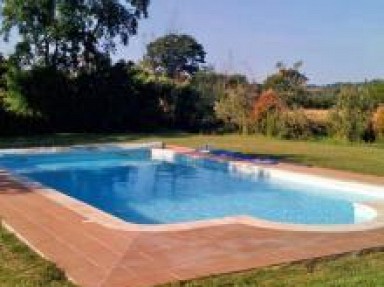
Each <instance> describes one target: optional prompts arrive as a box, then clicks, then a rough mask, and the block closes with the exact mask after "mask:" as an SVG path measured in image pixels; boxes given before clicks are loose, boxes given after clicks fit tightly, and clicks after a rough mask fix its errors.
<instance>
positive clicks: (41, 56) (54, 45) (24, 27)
mask: <svg viewBox="0 0 384 287" xmlns="http://www.w3.org/2000/svg"><path fill="white" fill-rule="evenodd" d="M149 1H150V0H124V1H119V0H93V1H85V0H75V1H67V0H0V3H1V4H2V6H1V30H0V32H1V34H2V35H3V36H4V38H5V40H8V38H9V36H10V33H11V32H12V31H17V33H18V35H19V38H20V41H19V42H18V43H17V45H16V48H15V53H14V55H13V59H14V60H16V61H17V63H18V64H19V65H21V66H33V65H40V66H45V67H48V66H49V67H54V68H58V69H62V70H77V69H78V68H79V67H82V68H85V69H89V68H94V67H95V66H97V64H98V63H99V62H101V63H105V61H108V60H109V55H110V53H112V52H113V51H114V50H115V48H116V44H117V42H118V39H120V42H121V43H122V44H123V45H127V44H128V40H129V38H130V36H131V35H133V34H135V33H136V31H137V26H138V20H139V18H140V17H142V16H147V7H148V5H149Z"/></svg>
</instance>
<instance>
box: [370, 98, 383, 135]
mask: <svg viewBox="0 0 384 287" xmlns="http://www.w3.org/2000/svg"><path fill="white" fill-rule="evenodd" d="M372 123H373V129H374V131H375V133H376V134H377V136H378V137H379V138H384V105H381V106H379V107H378V108H377V110H376V112H375V114H374V115H373V120H372Z"/></svg>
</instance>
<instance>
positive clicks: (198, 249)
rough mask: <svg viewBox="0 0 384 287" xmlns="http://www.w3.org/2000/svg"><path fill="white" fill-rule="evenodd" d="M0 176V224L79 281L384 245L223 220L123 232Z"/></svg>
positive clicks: (168, 276) (381, 239)
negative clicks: (209, 224) (188, 226)
mask: <svg viewBox="0 0 384 287" xmlns="http://www.w3.org/2000/svg"><path fill="white" fill-rule="evenodd" d="M0 182H1V184H0V215H1V217H2V219H3V221H4V223H5V224H6V225H7V226H8V227H10V228H11V229H13V230H14V231H15V232H16V233H17V234H18V235H19V236H20V237H22V238H23V239H24V240H25V241H26V242H28V243H29V244H30V245H31V246H32V247H33V248H34V249H35V250H37V251H39V252H40V253H41V254H43V255H44V256H45V257H46V258H48V259H50V260H52V261H54V262H56V263H57V264H58V266H60V267H61V268H63V269H64V270H65V271H66V272H67V274H68V276H69V277H70V278H71V279H73V280H74V281H75V282H76V283H78V284H80V285H81V286H89V287H96V286H108V287H114V286H116V287H117V286H121V287H122V286H152V285H155V284H160V283H166V282H170V281H176V280H186V279H192V278H196V277H202V276H207V275H210V274H219V273H227V272H233V271H240V270H246V269H251V268H256V267H261V266H267V265H272V264H279V263H284V262H290V261H297V260H302V259H308V258H314V257H320V256H326V255H331V254H339V253H345V252H352V251H357V250H361V249H366V248H373V247H381V246H384V229H376V230H371V231H360V232H349V233H314V232H294V231H279V230H272V229H266V228H257V227H252V226H247V225H242V224H225V225H220V226H216V227H202V228H196V229H191V230H184V231H152V232H150V231H121V230H116V229H112V228H108V227H105V226H102V225H100V224H98V223H94V222H90V221H89V220H88V219H87V218H85V217H83V216H81V215H79V214H78V213H75V212H74V211H72V210H70V209H67V208H66V207H64V206H62V205H61V204H59V203H56V202H54V201H52V200H51V199H49V198H47V197H45V196H43V195H42V194H40V193H36V192H34V191H32V190H30V189H29V188H27V187H24V186H23V185H21V184H19V183H17V182H15V181H14V180H12V179H10V178H9V177H8V176H7V175H6V174H1V175H0Z"/></svg>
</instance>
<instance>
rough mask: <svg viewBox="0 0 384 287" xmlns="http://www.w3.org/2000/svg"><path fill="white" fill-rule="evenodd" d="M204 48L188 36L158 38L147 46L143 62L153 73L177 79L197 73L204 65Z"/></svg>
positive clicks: (171, 35) (173, 35) (174, 35)
mask: <svg viewBox="0 0 384 287" xmlns="http://www.w3.org/2000/svg"><path fill="white" fill-rule="evenodd" d="M205 54H206V53H205V51H204V47H203V46H202V45H201V44H199V43H198V42H197V41H196V40H195V39H194V38H193V37H191V36H189V35H177V34H169V35H166V36H164V37H160V38H158V39H157V40H155V41H154V42H152V43H150V44H149V45H148V46H147V53H146V55H145V58H144V60H145V62H147V63H148V64H149V65H150V67H151V68H152V69H153V71H155V72H161V73H164V74H165V75H166V76H168V77H171V78H178V77H179V76H180V75H182V74H183V73H187V74H189V75H193V74H195V73H196V72H197V71H199V69H200V66H201V64H203V63H205Z"/></svg>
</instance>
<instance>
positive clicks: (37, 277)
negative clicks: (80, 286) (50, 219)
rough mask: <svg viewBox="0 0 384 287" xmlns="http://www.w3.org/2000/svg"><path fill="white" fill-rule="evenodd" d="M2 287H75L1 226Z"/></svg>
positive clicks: (0, 267)
mask: <svg viewBox="0 0 384 287" xmlns="http://www.w3.org/2000/svg"><path fill="white" fill-rule="evenodd" d="M0 286H1V287H59V286H60V287H74V286H75V285H73V284H71V283H70V282H68V281H67V280H66V278H65V275H64V273H63V272H62V271H61V270H59V269H58V268H57V267H56V266H55V265H54V264H52V263H50V262H48V261H46V260H44V259H42V258H41V257H40V256H39V255H37V254H36V253H34V252H33V251H31V250H30V249H29V248H28V247H27V246H26V245H24V244H23V243H21V242H20V241H19V240H18V239H17V238H16V237H15V236H14V235H13V234H10V233H9V232H7V231H6V230H5V229H4V228H3V227H1V225H0Z"/></svg>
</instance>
